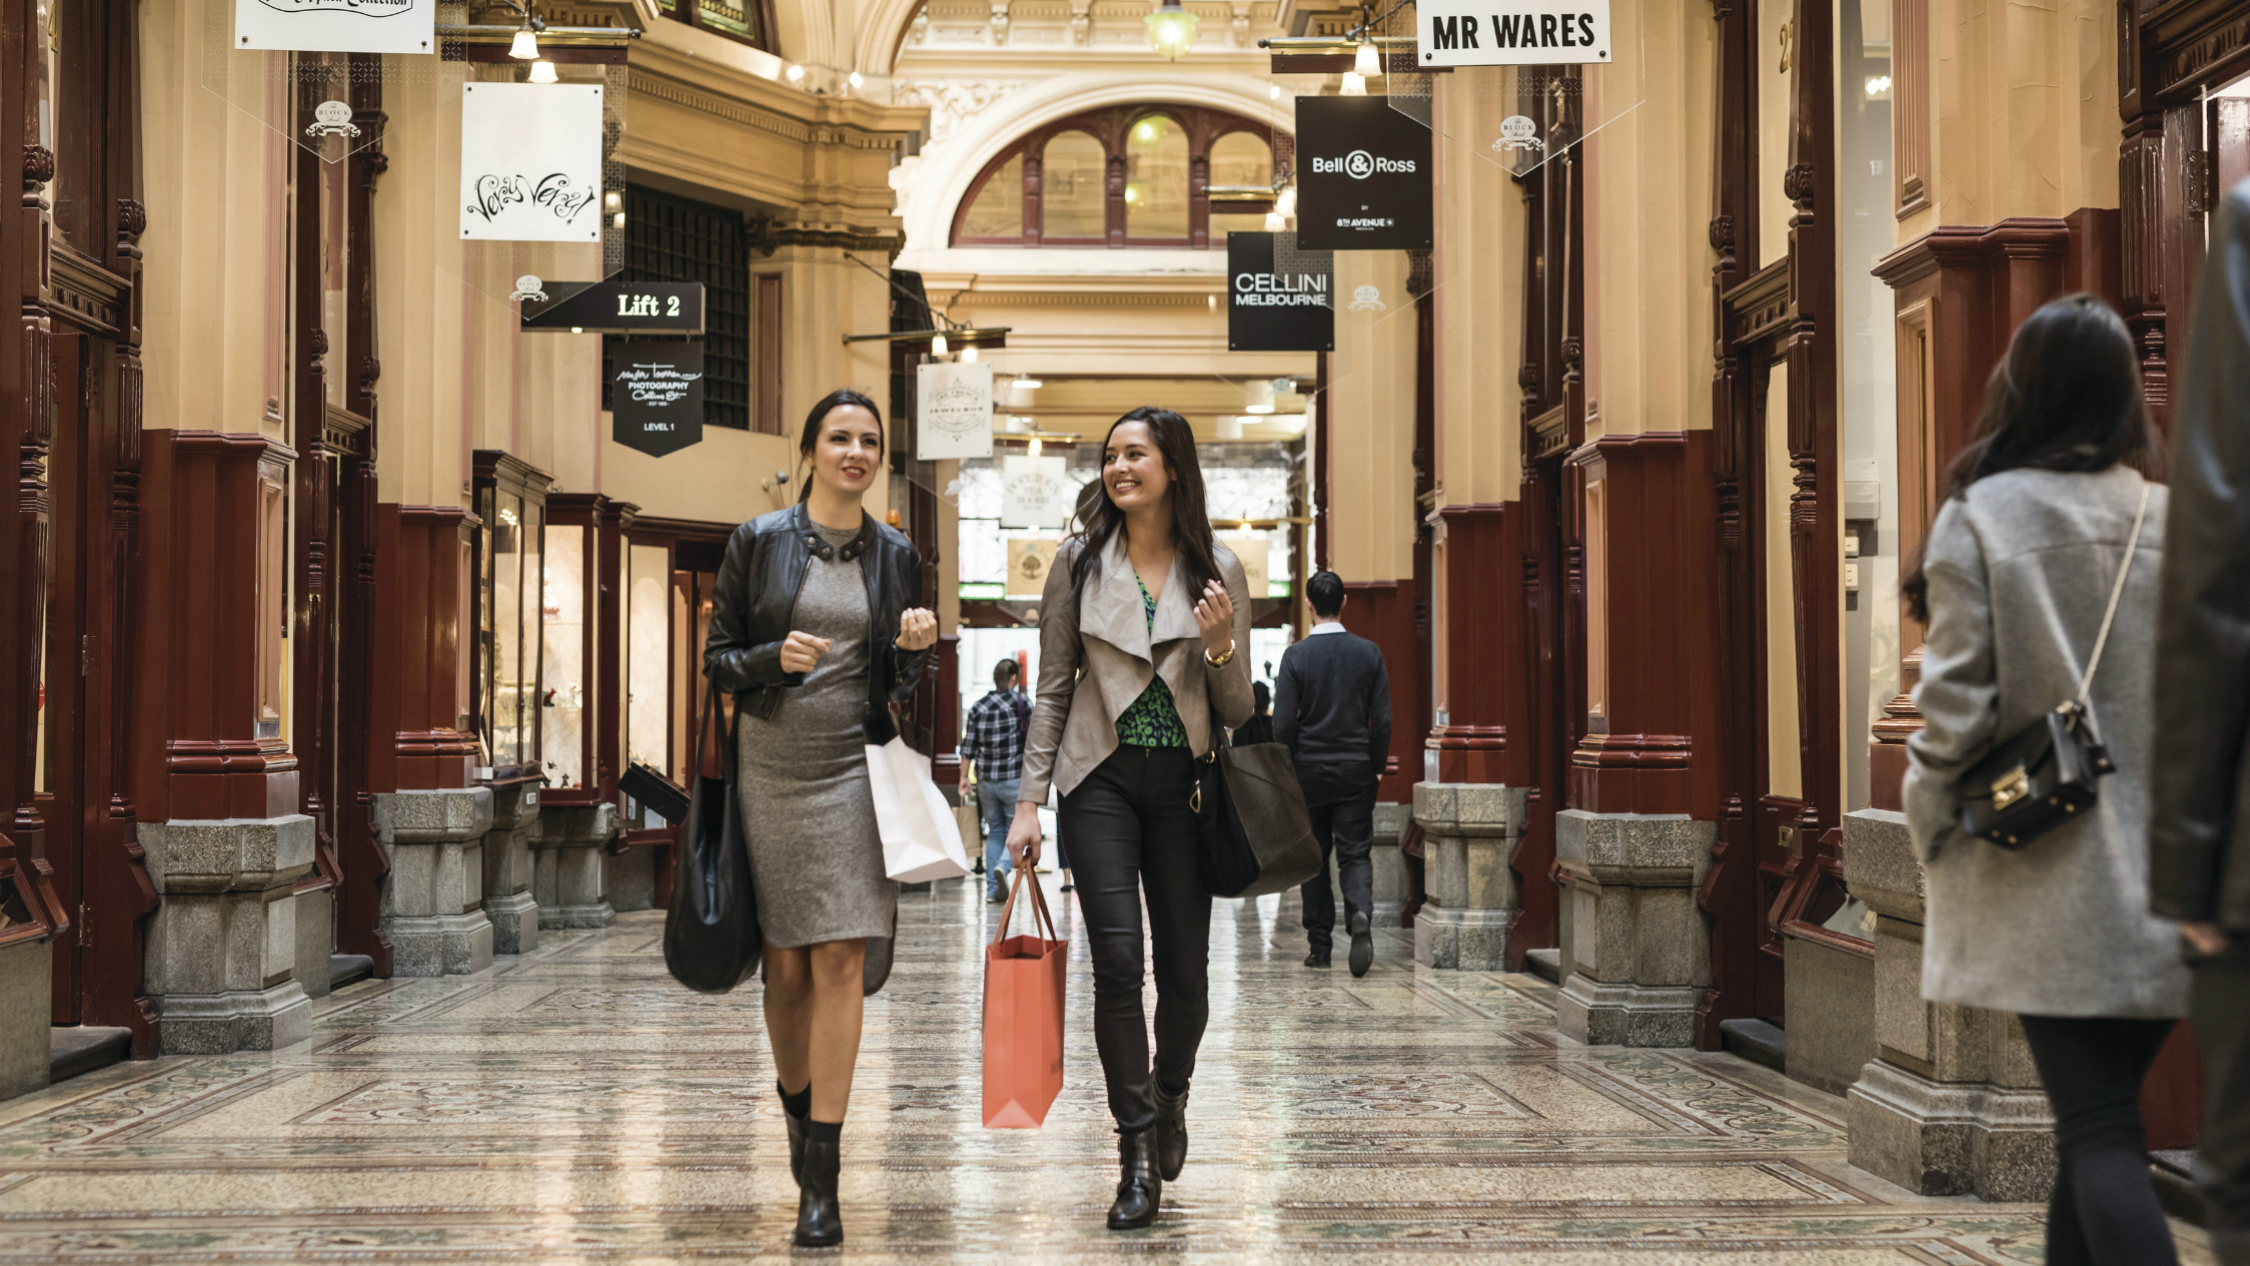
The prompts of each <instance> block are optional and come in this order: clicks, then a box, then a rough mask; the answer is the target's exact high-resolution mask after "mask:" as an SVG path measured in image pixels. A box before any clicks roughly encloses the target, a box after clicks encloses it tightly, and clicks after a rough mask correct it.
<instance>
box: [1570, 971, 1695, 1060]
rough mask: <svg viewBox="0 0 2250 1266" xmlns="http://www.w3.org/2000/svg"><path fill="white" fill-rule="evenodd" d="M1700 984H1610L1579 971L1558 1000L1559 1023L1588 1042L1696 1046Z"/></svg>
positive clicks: (1573, 975)
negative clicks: (1696, 1013) (1696, 1010)
mask: <svg viewBox="0 0 2250 1266" xmlns="http://www.w3.org/2000/svg"><path fill="white" fill-rule="evenodd" d="M1702 1002H1703V990H1702V988H1701V987H1699V986H1694V985H1634V984H1605V983H1603V982H1602V981H1598V980H1593V979H1590V978H1588V977H1587V976H1585V975H1583V974H1578V973H1573V974H1572V975H1571V977H1570V978H1569V979H1568V980H1565V981H1564V982H1563V987H1562V992H1561V994H1560V995H1558V996H1557V997H1556V999H1555V1027H1556V1028H1557V1029H1559V1030H1561V1032H1562V1034H1563V1036H1565V1037H1569V1038H1573V1039H1576V1040H1577V1041H1580V1042H1584V1043H1586V1044H1587V1045H1588V1046H1693V1045H1695V1009H1696V1007H1698V1006H1699V1005H1701V1004H1702Z"/></svg>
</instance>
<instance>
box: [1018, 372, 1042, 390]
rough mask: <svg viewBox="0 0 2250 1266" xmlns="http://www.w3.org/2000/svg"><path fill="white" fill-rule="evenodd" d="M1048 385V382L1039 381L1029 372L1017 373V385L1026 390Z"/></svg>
mask: <svg viewBox="0 0 2250 1266" xmlns="http://www.w3.org/2000/svg"><path fill="white" fill-rule="evenodd" d="M1046 385H1047V384H1045V383H1043V382H1041V381H1039V380H1038V379H1037V378H1033V377H1031V376H1030V375H1028V374H1017V375H1016V386H1017V387H1018V388H1020V389H1022V390H1024V391H1037V390H1039V389H1040V388H1041V387H1044V386H1046Z"/></svg>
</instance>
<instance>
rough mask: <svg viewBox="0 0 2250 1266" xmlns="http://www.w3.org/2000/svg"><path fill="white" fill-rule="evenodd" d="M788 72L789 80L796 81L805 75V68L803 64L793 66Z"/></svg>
mask: <svg viewBox="0 0 2250 1266" xmlns="http://www.w3.org/2000/svg"><path fill="white" fill-rule="evenodd" d="M786 73H787V74H788V76H789V82H790V83H796V82H797V81H798V80H800V79H803V78H804V77H805V68H804V67H802V66H791V67H790V68H789V69H788V71H787V72H786Z"/></svg>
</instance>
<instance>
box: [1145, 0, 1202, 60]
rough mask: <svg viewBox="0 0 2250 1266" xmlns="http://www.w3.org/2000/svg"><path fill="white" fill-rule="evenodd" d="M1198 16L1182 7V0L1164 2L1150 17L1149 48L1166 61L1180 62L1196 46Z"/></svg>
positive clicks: (1164, 0)
mask: <svg viewBox="0 0 2250 1266" xmlns="http://www.w3.org/2000/svg"><path fill="white" fill-rule="evenodd" d="M1197 21H1198V19H1197V18H1196V16H1195V15H1194V14H1192V13H1190V12H1188V11H1187V10H1186V9H1183V8H1181V7H1180V0H1163V3H1162V4H1159V5H1157V6H1156V10H1155V11H1154V12H1152V13H1150V14H1149V15H1148V42H1149V46H1150V47H1152V48H1154V49H1155V50H1156V51H1157V52H1158V53H1159V54H1161V55H1162V56H1163V58H1164V60H1166V61H1168V62H1171V61H1178V60H1179V59H1180V54H1182V53H1184V52H1186V51H1188V49H1189V48H1190V47H1192V46H1193V45H1194V44H1195V24H1196V22H1197Z"/></svg>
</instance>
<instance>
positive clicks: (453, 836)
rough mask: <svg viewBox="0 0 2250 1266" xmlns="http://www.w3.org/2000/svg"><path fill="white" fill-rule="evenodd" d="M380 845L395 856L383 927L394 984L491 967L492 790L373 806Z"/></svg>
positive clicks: (394, 796) (404, 794) (391, 796)
mask: <svg viewBox="0 0 2250 1266" xmlns="http://www.w3.org/2000/svg"><path fill="white" fill-rule="evenodd" d="M374 799H375V808H374V817H375V838H376V840H377V841H378V842H379V843H380V844H381V845H382V847H383V851H384V852H385V853H386V854H387V855H388V856H389V858H390V863H391V873H390V874H389V875H388V876H386V877H385V878H384V880H383V904H382V923H383V932H384V935H386V936H388V937H389V938H390V942H391V974H392V975H394V976H459V975H465V974H467V973H469V972H473V971H481V970H483V969H484V968H487V967H490V966H492V921H491V920H490V919H487V918H486V917H485V915H484V837H485V834H486V833H487V832H489V831H490V830H491V829H492V790H491V788H489V787H450V788H443V789H440V790H435V791H397V792H390V793H387V794H383V795H378V796H376V797H375V798H374Z"/></svg>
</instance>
